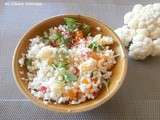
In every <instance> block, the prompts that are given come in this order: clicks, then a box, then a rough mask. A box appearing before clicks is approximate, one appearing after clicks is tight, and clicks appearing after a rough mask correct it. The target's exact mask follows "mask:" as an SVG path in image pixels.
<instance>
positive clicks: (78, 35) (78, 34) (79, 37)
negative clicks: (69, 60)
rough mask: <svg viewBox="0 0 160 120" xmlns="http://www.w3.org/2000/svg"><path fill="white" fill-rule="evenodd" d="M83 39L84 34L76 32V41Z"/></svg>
mask: <svg viewBox="0 0 160 120" xmlns="http://www.w3.org/2000/svg"><path fill="white" fill-rule="evenodd" d="M81 38H83V32H82V31H80V30H79V31H76V33H75V40H76V41H79V40H80V39H81Z"/></svg>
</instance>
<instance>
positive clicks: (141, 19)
mask: <svg viewBox="0 0 160 120" xmlns="http://www.w3.org/2000/svg"><path fill="white" fill-rule="evenodd" d="M124 24H125V25H124V26H123V27H121V28H118V29H116V30H115V32H116V33H117V35H118V36H119V37H120V39H121V41H122V43H123V44H124V46H125V47H127V48H128V50H129V52H128V53H129V56H131V57H132V58H134V59H136V60H138V59H140V60H142V59H145V58H146V57H147V56H150V55H151V56H158V55H159V54H160V53H159V38H160V3H154V4H148V5H145V6H143V5H141V4H137V5H135V6H134V7H133V9H132V11H129V12H128V13H126V14H125V15H124ZM137 36H138V37H137ZM142 36H143V37H142ZM138 40H139V41H138ZM130 42H131V43H132V44H131V45H130V46H129V43H130ZM151 43H152V45H151ZM151 48H152V49H153V50H152V52H150V51H151Z"/></svg>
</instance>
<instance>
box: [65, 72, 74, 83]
mask: <svg viewBox="0 0 160 120" xmlns="http://www.w3.org/2000/svg"><path fill="white" fill-rule="evenodd" d="M63 77H64V80H65V81H66V82H67V83H70V82H74V81H76V80H77V76H76V75H74V74H73V73H71V72H69V71H67V70H66V71H64V73H63Z"/></svg>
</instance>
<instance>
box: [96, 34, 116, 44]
mask: <svg viewBox="0 0 160 120" xmlns="http://www.w3.org/2000/svg"><path fill="white" fill-rule="evenodd" d="M93 41H95V42H97V43H98V44H99V45H111V44H113V42H114V41H113V38H112V37H110V36H102V35H101V34H98V35H96V36H95V37H94V38H93Z"/></svg>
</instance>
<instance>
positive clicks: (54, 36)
mask: <svg viewBox="0 0 160 120" xmlns="http://www.w3.org/2000/svg"><path fill="white" fill-rule="evenodd" d="M61 37H62V35H61V33H59V32H56V33H54V34H52V35H50V36H49V40H60V39H61Z"/></svg>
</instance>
